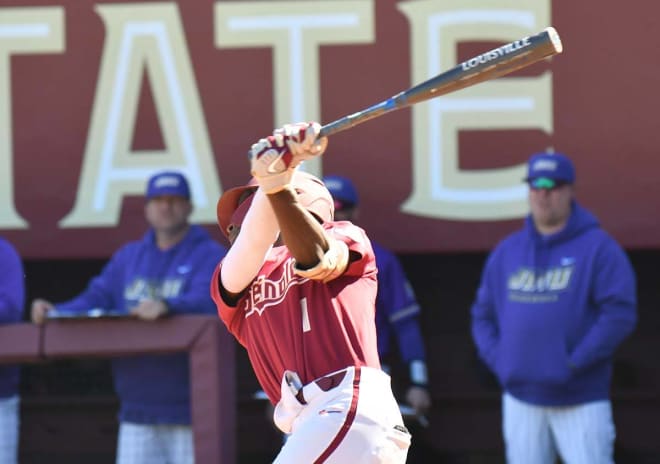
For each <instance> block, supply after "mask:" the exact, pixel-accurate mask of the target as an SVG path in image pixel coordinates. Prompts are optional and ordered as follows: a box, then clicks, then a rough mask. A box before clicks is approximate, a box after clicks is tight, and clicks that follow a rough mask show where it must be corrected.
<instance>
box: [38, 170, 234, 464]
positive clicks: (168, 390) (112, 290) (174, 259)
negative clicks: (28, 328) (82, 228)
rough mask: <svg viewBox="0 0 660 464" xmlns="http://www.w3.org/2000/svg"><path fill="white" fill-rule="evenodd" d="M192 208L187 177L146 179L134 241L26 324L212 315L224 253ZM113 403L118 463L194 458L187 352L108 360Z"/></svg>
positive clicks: (175, 463) (41, 304)
mask: <svg viewBox="0 0 660 464" xmlns="http://www.w3.org/2000/svg"><path fill="white" fill-rule="evenodd" d="M192 209H193V206H192V204H191V202H190V188H189V186H188V182H187V180H186V178H185V177H184V176H183V175H182V174H180V173H178V172H171V171H165V172H160V173H157V174H155V175H154V176H152V177H151V178H150V179H149V182H148V184H147V190H146V204H145V217H146V219H147V222H148V223H149V225H150V228H149V230H148V231H147V232H146V234H145V235H144V236H143V237H142V239H141V240H139V241H135V242H131V243H128V244H127V245H124V246H123V247H121V248H120V249H119V250H118V251H117V252H116V253H115V254H114V255H113V256H112V257H111V258H110V261H109V262H108V263H107V264H106V265H105V267H104V268H103V270H102V272H101V274H100V275H99V276H97V277H95V278H94V279H92V281H91V282H90V284H89V285H88V287H87V289H86V290H85V291H83V293H81V294H80V295H78V296H76V297H75V298H73V299H72V300H69V301H67V302H63V303H58V304H55V305H53V304H52V303H50V302H48V301H46V300H42V299H37V300H35V301H34V302H33V303H32V320H33V321H34V322H35V323H38V324H41V323H43V322H45V321H46V320H47V317H48V312H49V311H51V310H52V309H54V308H57V310H58V311H63V312H81V313H82V312H85V311H88V310H89V309H91V308H103V309H112V310H119V311H124V312H126V314H127V315H129V314H130V315H132V316H134V317H137V318H139V319H143V320H149V321H151V320H156V319H158V318H161V317H164V316H166V315H168V314H192V313H205V314H216V309H215V304H214V303H213V301H212V299H211V296H210V293H209V282H210V280H211V276H212V275H213V271H214V270H215V266H216V264H217V263H218V261H219V260H220V259H221V258H222V257H223V256H224V255H225V253H226V249H225V248H224V247H222V246H220V245H219V244H217V243H216V242H214V241H213V240H212V239H211V237H210V236H209V235H208V233H207V232H206V231H205V230H204V229H202V228H201V227H200V226H197V225H191V224H190V223H189V222H188V218H189V217H190V214H191V213H192ZM112 367H113V376H114V383H115V390H116V391H117V396H118V397H119V401H120V411H119V420H120V426H119V439H118V444H117V464H145V463H154V464H155V463H159V464H160V463H169V464H180V463H192V462H193V461H194V452H193V440H192V428H191V426H190V423H191V415H190V381H189V372H188V371H189V366H188V354H187V353H177V354H168V355H159V356H154V355H149V356H134V357H130V358H118V359H114V360H113V361H112Z"/></svg>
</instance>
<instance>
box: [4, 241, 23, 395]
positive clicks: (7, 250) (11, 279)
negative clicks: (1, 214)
mask: <svg viewBox="0 0 660 464" xmlns="http://www.w3.org/2000/svg"><path fill="white" fill-rule="evenodd" d="M24 304H25V279H24V274H23V263H22V262H21V258H20V257H19V256H18V253H17V252H16V250H15V249H14V247H13V246H11V245H10V244H9V242H7V241H5V240H3V239H1V238H0V324H12V323H17V322H20V321H21V316H22V315H23V306H24ZM18 380H19V367H18V366H14V365H7V364H4V365H3V364H0V399H4V398H8V397H11V396H14V395H16V394H18Z"/></svg>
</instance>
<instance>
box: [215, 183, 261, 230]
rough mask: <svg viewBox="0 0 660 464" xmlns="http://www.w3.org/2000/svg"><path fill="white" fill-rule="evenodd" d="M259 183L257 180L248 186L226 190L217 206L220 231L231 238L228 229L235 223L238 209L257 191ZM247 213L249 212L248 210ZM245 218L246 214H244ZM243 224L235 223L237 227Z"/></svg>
mask: <svg viewBox="0 0 660 464" xmlns="http://www.w3.org/2000/svg"><path fill="white" fill-rule="evenodd" d="M257 187H258V185H257V182H256V180H255V179H252V180H250V182H248V184H247V185H242V186H240V187H235V188H232V189H229V190H226V191H225V192H224V193H223V194H222V196H221V197H220V199H219V200H218V204H217V206H216V214H217V218H218V225H219V226H220V230H221V231H222V233H223V234H224V235H225V237H227V238H229V235H228V227H229V225H230V224H231V223H232V222H233V219H232V218H233V216H234V213H235V212H236V210H237V209H238V207H239V206H240V205H241V203H242V202H244V201H245V200H246V199H247V198H249V197H250V196H251V195H252V194H253V193H254V192H255V191H256V190H257ZM246 212H247V210H246ZM243 216H245V214H243ZM241 222H242V219H241ZM240 224H241V223H240V222H239V223H235V225H240Z"/></svg>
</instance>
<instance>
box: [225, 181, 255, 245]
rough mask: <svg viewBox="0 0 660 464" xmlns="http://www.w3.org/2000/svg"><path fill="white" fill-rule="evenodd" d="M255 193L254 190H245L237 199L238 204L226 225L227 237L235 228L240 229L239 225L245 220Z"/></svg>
mask: <svg viewBox="0 0 660 464" xmlns="http://www.w3.org/2000/svg"><path fill="white" fill-rule="evenodd" d="M255 191H256V189H251V190H246V191H245V192H243V194H242V195H241V196H240V197H239V198H238V204H237V206H236V209H235V210H234V212H233V213H232V215H231V219H230V222H229V224H228V225H227V231H226V235H227V236H229V233H230V232H231V230H233V229H234V228H236V227H240V226H241V224H243V220H244V219H245V215H246V214H247V212H248V210H249V209H250V206H252V200H253V199H254V192H255Z"/></svg>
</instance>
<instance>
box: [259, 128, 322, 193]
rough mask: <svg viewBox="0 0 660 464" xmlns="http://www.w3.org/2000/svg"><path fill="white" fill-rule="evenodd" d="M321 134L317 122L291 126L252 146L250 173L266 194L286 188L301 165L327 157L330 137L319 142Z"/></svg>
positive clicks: (277, 130)
mask: <svg viewBox="0 0 660 464" xmlns="http://www.w3.org/2000/svg"><path fill="white" fill-rule="evenodd" d="M320 131H321V125H320V124H319V123H317V122H309V123H307V122H300V123H296V124H287V125H285V126H284V127H282V128H280V129H276V130H275V131H273V135H270V136H268V137H266V138H264V139H261V140H259V141H258V142H257V143H255V144H254V145H252V148H251V149H250V152H249V158H250V170H251V172H252V175H253V176H254V177H255V178H256V179H257V182H258V183H259V186H260V187H261V188H262V190H263V191H264V192H265V193H267V194H271V193H277V192H279V191H281V190H283V189H285V188H286V187H287V186H289V185H290V184H291V179H292V177H293V173H294V172H295V170H296V167H298V165H299V164H300V163H301V162H303V161H305V160H306V159H310V158H313V157H315V156H320V155H322V154H323V152H324V151H325V149H326V148H327V146H328V138H327V137H323V138H321V139H318V140H317V137H318V135H319V132H320Z"/></svg>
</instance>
